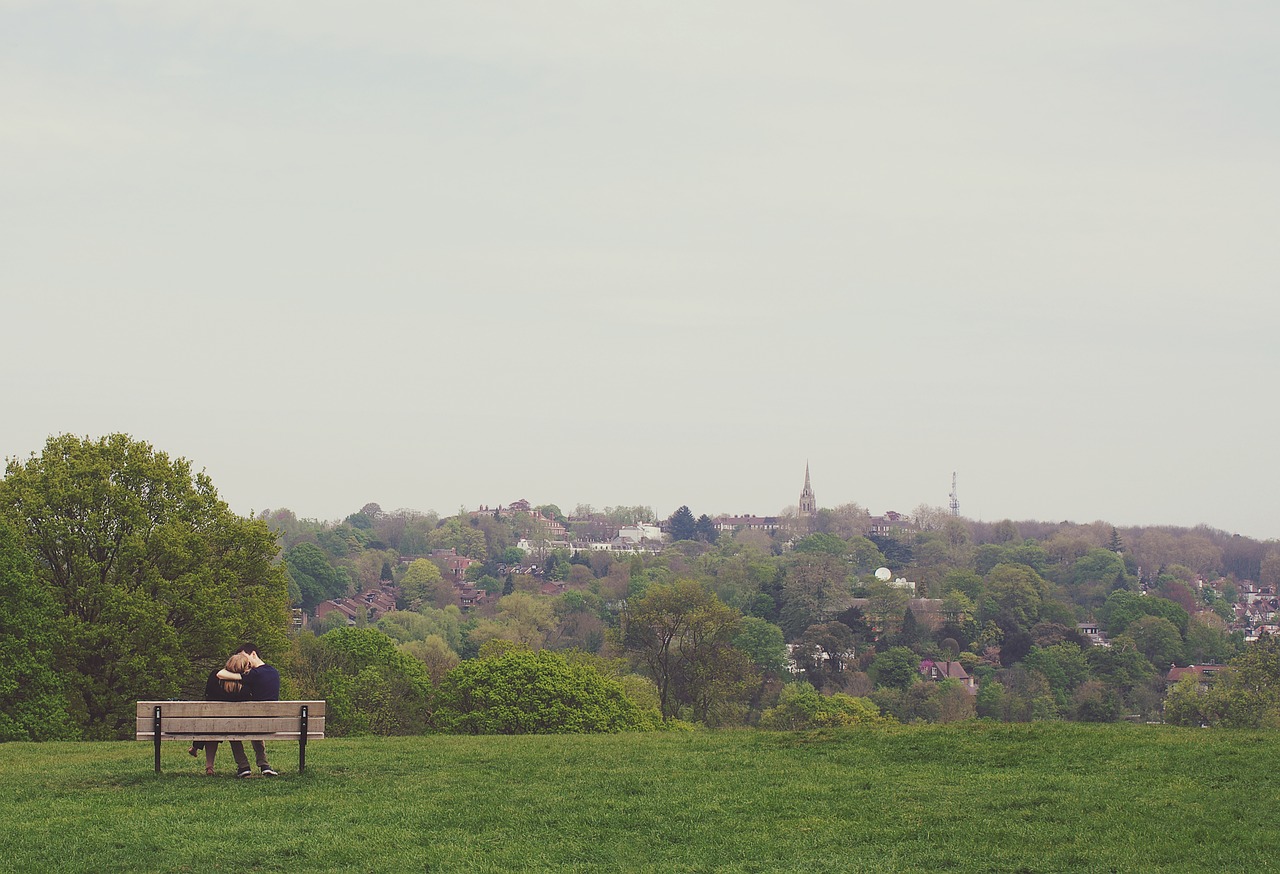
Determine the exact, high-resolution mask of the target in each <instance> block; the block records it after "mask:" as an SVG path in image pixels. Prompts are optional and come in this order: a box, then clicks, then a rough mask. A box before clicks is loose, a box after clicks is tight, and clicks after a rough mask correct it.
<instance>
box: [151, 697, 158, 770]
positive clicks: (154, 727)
mask: <svg viewBox="0 0 1280 874" xmlns="http://www.w3.org/2000/svg"><path fill="white" fill-rule="evenodd" d="M151 730H152V731H154V732H155V744H156V773H157V774H159V773H160V705H158V704H157V705H156V712H155V715H154V716H153V717H152V719H151Z"/></svg>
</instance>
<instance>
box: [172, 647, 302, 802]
mask: <svg viewBox="0 0 1280 874" xmlns="http://www.w3.org/2000/svg"><path fill="white" fill-rule="evenodd" d="M204 700H206V701H279V700H280V672H279V671H277V670H276V669H275V668H273V667H271V665H269V664H267V663H266V662H264V661H263V660H262V659H261V658H260V657H259V656H258V648H257V647H256V646H254V645H253V644H251V643H246V644H245V645H244V646H242V647H240V649H239V650H238V651H237V652H236V653H235V654H234V655H232V656H231V658H229V659H227V664H226V667H224V668H222V669H221V670H217V671H214V672H212V673H211V674H209V679H208V680H207V681H206V682H205V684H204ZM228 743H230V744H231V755H232V756H234V757H235V760H236V776H237V777H248V776H249V775H250V774H252V773H253V769H252V768H250V767H249V757H248V756H246V755H245V753H244V743H243V742H242V741H238V740H233V741H228ZM251 743H252V744H253V755H254V758H255V759H256V760H257V765H258V770H260V771H261V772H262V775H263V776H264V777H275V776H277V775H276V771H275V769H274V768H272V767H271V763H270V762H268V761H267V748H266V745H265V744H264V743H263V742H262V741H260V740H255V741H251ZM201 747H203V748H204V772H205V774H206V775H207V776H210V777H212V776H213V761H214V758H215V757H216V756H217V754H218V741H216V740H212V741H210V740H207V741H196V742H195V743H193V744H192V745H191V748H190V749H188V750H187V752H188V753H190V754H191V755H192V756H195V755H197V754H198V752H199V750H200V749H201Z"/></svg>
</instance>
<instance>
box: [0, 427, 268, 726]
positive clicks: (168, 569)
mask: <svg viewBox="0 0 1280 874" xmlns="http://www.w3.org/2000/svg"><path fill="white" fill-rule="evenodd" d="M0 517H4V518H6V519H7V520H8V521H9V522H10V524H11V525H13V527H14V528H15V529H16V531H17V533H18V537H19V541H20V543H21V545H22V549H23V551H24V552H25V553H26V554H27V555H28V556H29V557H30V558H31V561H32V564H33V568H34V575H35V578H36V580H37V582H38V584H39V586H40V587H41V588H42V589H43V591H44V592H46V593H47V594H48V595H49V597H51V599H52V600H53V603H54V605H55V610H56V612H57V613H58V614H59V620H58V623H57V632H56V634H55V639H54V641H53V642H52V646H53V649H54V652H55V654H56V663H57V664H58V665H59V668H60V671H61V673H62V677H61V679H62V682H63V685H64V687H65V689H66V691H67V697H68V706H69V712H70V714H71V716H72V718H73V720H74V721H75V722H76V724H77V725H78V726H79V728H80V730H81V733H82V735H83V736H85V737H87V738H112V737H126V736H129V735H131V734H132V733H133V721H134V701H135V700H137V699H142V698H161V697H180V696H183V695H194V694H197V693H198V692H199V690H200V688H201V687H202V684H203V681H204V677H205V675H206V673H207V671H208V669H209V667H210V666H212V665H215V664H217V663H219V662H221V661H222V660H223V659H224V658H225V657H226V654H227V653H228V652H230V651H232V650H233V649H234V648H235V646H236V643H237V642H239V641H240V640H242V639H245V638H253V639H254V640H256V642H257V643H258V645H259V647H260V649H261V651H262V652H263V653H265V654H270V653H272V652H281V651H282V650H283V648H284V643H285V628H286V626H287V619H288V616H287V606H288V584H287V581H286V577H285V573H284V569H283V567H282V566H281V565H279V564H277V563H276V561H275V558H276V552H277V549H276V540H275V536H274V535H273V534H272V533H271V531H270V529H268V527H267V526H266V524H265V523H264V522H262V521H261V520H251V519H245V518H242V517H240V516H237V515H235V514H234V513H232V512H231V511H230V509H229V508H228V507H227V505H226V504H225V503H224V502H223V501H222V500H221V499H220V498H219V497H218V494H217V491H216V490H215V489H214V487H213V483H212V482H211V481H210V480H209V478H208V477H207V476H206V475H205V474H204V473H193V472H192V470H191V465H190V463H189V462H188V461H186V460H184V459H180V458H178V459H171V458H170V457H169V456H168V455H166V454H165V453H163V452H157V451H155V450H154V449H153V448H152V447H151V446H150V445H148V444H146V443H142V442H139V441H135V440H133V439H131V438H130V437H128V436H127V435H124V434H113V435H110V436H108V437H104V438H101V439H99V440H96V441H95V440H90V439H88V438H83V439H82V438H79V437H74V436H70V435H62V436H58V437H53V438H50V439H49V441H48V442H47V444H46V445H45V448H44V451H43V452H42V453H41V454H40V455H39V456H36V455H34V454H33V455H32V456H31V457H30V458H28V459H27V460H25V461H22V460H17V459H14V460H10V461H9V463H8V465H7V467H6V470H5V478H4V480H3V481H0Z"/></svg>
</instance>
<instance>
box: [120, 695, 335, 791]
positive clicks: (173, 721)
mask: <svg viewBox="0 0 1280 874" xmlns="http://www.w3.org/2000/svg"><path fill="white" fill-rule="evenodd" d="M135 737H136V739H137V740H149V741H152V742H154V743H155V746H156V773H157V774H158V773H160V742H161V741H163V740H180V741H186V742H188V743H190V742H192V741H198V740H199V741H214V740H217V741H223V740H238V741H246V740H261V741H268V740H290V741H293V740H296V741H297V742H298V773H302V771H303V769H304V768H305V767H306V765H307V741H309V740H321V739H323V738H324V702H323V701H237V702H229V701H139V702H138V724H137V734H136V735H135Z"/></svg>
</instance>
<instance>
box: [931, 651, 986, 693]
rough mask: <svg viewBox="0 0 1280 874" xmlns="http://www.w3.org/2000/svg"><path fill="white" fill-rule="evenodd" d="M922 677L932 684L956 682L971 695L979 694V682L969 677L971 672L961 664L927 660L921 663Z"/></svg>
mask: <svg viewBox="0 0 1280 874" xmlns="http://www.w3.org/2000/svg"><path fill="white" fill-rule="evenodd" d="M920 675H921V676H923V677H924V678H925V679H926V680H928V681H929V682H931V683H941V682H942V681H943V680H955V681H957V682H958V683H960V685H961V686H964V688H965V691H966V692H968V693H969V694H971V695H977V694H978V681H977V680H976V679H974V678H973V677H971V676H969V672H968V671H966V670H965V669H964V665H962V664H960V663H959V662H935V661H933V660H932V659H925V660H924V661H922V662H921V663H920Z"/></svg>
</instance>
